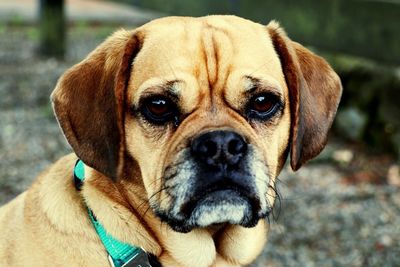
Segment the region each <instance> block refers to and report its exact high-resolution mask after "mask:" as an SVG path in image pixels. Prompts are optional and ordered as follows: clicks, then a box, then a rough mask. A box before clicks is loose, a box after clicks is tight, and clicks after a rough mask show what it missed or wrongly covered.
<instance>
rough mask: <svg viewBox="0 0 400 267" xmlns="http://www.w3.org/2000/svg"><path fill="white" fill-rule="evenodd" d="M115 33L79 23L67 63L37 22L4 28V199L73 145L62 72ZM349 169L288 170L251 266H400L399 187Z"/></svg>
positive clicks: (0, 177) (0, 189) (0, 131)
mask: <svg viewBox="0 0 400 267" xmlns="http://www.w3.org/2000/svg"><path fill="white" fill-rule="evenodd" d="M109 32H111V30H110V29H109V28H104V27H97V28H93V29H90V30H88V29H85V28H84V27H76V28H74V29H73V30H71V31H70V32H69V51H68V56H67V59H66V61H64V62H60V61H56V60H43V59H39V58H37V57H35V55H34V54H35V53H34V52H35V43H36V40H37V32H36V31H35V30H34V29H33V28H7V27H5V28H0V77H1V78H0V151H1V152H0V204H2V203H5V202H6V201H8V200H10V199H11V198H12V197H14V196H15V195H17V194H18V193H20V192H21V191H23V190H25V189H26V188H27V187H28V186H29V185H30V184H31V182H32V180H33V179H34V177H35V176H36V175H37V174H38V173H39V172H40V171H41V170H43V169H44V168H45V167H46V166H48V165H50V164H51V163H52V162H54V161H55V160H56V159H57V158H59V157H60V156H62V155H64V154H66V153H68V152H69V151H70V148H69V147H68V145H67V143H66V142H65V140H64V138H63V136H62V135H61V132H60V130H59V128H58V125H57V122H56V120H55V119H54V117H53V113H52V111H51V107H50V104H49V100H48V99H49V95H50V92H51V91H52V89H53V88H54V86H55V83H56V80H57V78H58V77H59V76H60V74H61V73H63V71H64V70H65V69H66V68H67V67H69V66H71V65H72V64H73V63H75V62H77V61H78V60H79V59H82V58H83V57H84V56H85V55H86V54H87V53H88V52H89V51H91V50H92V49H93V48H94V47H95V46H96V44H98V43H99V42H100V41H101V40H103V39H104V37H105V36H106V35H107V34H108V33H109ZM343 175H344V174H343V173H341V172H340V171H339V170H338V169H337V168H336V167H335V166H334V165H333V164H328V163H319V164H309V165H308V166H306V167H303V168H302V169H301V170H300V171H298V172H297V173H293V172H292V171H290V169H289V168H285V169H284V171H283V173H282V174H281V175H280V180H279V182H278V190H279V192H280V195H281V201H280V202H277V203H280V204H281V205H277V206H276V208H275V218H271V225H270V235H269V243H268V244H267V246H266V247H265V250H264V253H263V254H262V255H261V256H260V257H259V259H258V260H257V262H256V263H254V264H253V265H251V266H252V267H261V266H271V267H280V266H284V267H286V266H296V267H297V266H305V267H308V266H310V267H311V266H318V267H321V266H322V267H325V266H326V267H335V266H354V267H356V266H357V267H358V266H360V267H361V266H363V267H364V266H385V267H391V266H393V267H395V266H400V191H399V188H398V187H393V186H389V185H385V184H383V185H372V184H368V183H361V184H357V185H348V184H345V183H343V182H342V181H343V179H342V178H343ZM279 207H280V208H279ZM278 211H280V212H278ZM278 213H279V214H278ZM243 245H246V244H243Z"/></svg>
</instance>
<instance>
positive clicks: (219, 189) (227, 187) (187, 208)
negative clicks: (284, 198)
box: [181, 183, 260, 217]
mask: <svg viewBox="0 0 400 267" xmlns="http://www.w3.org/2000/svg"><path fill="white" fill-rule="evenodd" d="M198 192H199V193H198V194H195V195H194V197H193V198H192V199H191V200H190V201H188V202H186V203H185V204H184V205H182V208H181V212H182V213H183V214H185V216H187V217H190V214H192V213H193V211H194V210H195V208H196V207H197V206H199V205H201V204H202V203H203V202H204V201H206V200H207V199H209V198H210V197H213V196H214V195H215V194H222V193H225V194H226V195H227V196H234V197H236V198H241V199H243V200H245V201H247V202H248V203H249V205H250V206H253V208H255V209H258V208H259V205H260V204H259V201H258V199H256V198H254V196H253V194H251V193H250V192H249V190H248V189H246V188H243V187H242V186H240V185H236V184H224V183H217V184H215V185H213V186H209V187H208V188H205V189H200V190H198Z"/></svg>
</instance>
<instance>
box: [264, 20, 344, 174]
mask: <svg viewBox="0 0 400 267" xmlns="http://www.w3.org/2000/svg"><path fill="white" fill-rule="evenodd" d="M267 29H268V31H269V34H270V37H271V39H272V42H273V45H274V47H275V50H276V52H277V53H278V55H279V58H280V60H281V64H282V70H283V73H284V75H285V79H286V84H287V86H288V90H289V101H290V110H291V133H290V135H291V145H290V158H291V161H290V165H291V166H292V169H293V170H297V169H299V168H300V167H301V166H302V165H303V164H304V163H305V162H306V161H308V160H310V159H312V158H314V157H315V156H317V155H318V154H319V153H320V152H321V150H322V149H323V148H324V146H325V144H326V142H327V137H328V130H329V129H330V127H331V125H332V122H333V119H334V117H335V114H336V110H337V107H338V105H339V101H340V97H341V95H342V85H341V82H340V78H339V76H338V75H337V74H336V73H335V72H334V71H333V70H332V68H331V67H330V66H329V64H328V63H327V62H326V61H325V60H324V59H323V58H321V57H319V56H317V55H315V54H314V53H312V52H311V51H309V50H308V49H306V48H304V47H303V46H302V45H300V44H299V43H296V42H293V41H291V40H290V39H289V38H288V37H287V36H286V34H285V32H284V31H283V29H281V28H280V27H279V24H278V23H276V22H271V23H270V24H268V26H267Z"/></svg>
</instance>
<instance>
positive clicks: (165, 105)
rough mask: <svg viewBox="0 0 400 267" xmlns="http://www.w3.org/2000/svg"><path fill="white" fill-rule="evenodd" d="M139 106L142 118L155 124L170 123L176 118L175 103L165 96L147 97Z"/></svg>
mask: <svg viewBox="0 0 400 267" xmlns="http://www.w3.org/2000/svg"><path fill="white" fill-rule="evenodd" d="M141 106H142V114H143V115H144V117H145V118H146V119H147V120H149V121H150V122H152V123H155V124H163V123H166V122H169V121H172V120H173V119H175V117H176V116H177V108H176V105H175V103H174V102H173V101H171V100H170V99H168V98H167V97H165V96H153V97H149V98H147V99H145V100H144V101H143V102H142V105H141Z"/></svg>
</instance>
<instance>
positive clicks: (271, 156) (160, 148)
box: [53, 16, 341, 232]
mask: <svg viewBox="0 0 400 267" xmlns="http://www.w3.org/2000/svg"><path fill="white" fill-rule="evenodd" d="M340 93H341V87H340V81H339V80H338V78H337V76H336V75H335V73H334V72H333V71H332V70H331V69H330V67H329V66H328V65H327V63H326V62H325V61H323V60H322V59H321V58H319V57H317V56H315V55H314V54H312V53H311V52H309V51H308V50H306V49H305V48H303V47H301V46H300V45H298V44H296V43H293V42H291V41H290V40H289V39H288V38H287V37H286V36H285V34H284V33H283V31H282V30H280V29H279V28H278V26H277V25H276V24H274V23H272V24H270V25H269V26H268V27H264V26H262V25H259V24H256V23H253V22H250V21H247V20H243V19H240V18H237V17H224V16H212V17H205V18H166V19H160V20H157V21H154V22H151V23H149V24H147V25H145V26H143V27H141V28H139V29H137V30H136V31H134V32H119V33H116V34H114V36H113V37H111V38H110V39H109V40H107V41H106V42H105V43H104V44H103V45H101V46H100V47H99V48H98V49H97V50H95V51H94V52H93V53H92V54H91V55H89V57H88V58H87V59H86V60H85V61H83V62H82V63H80V64H79V65H77V66H75V67H74V68H73V69H72V70H70V71H69V72H67V73H66V74H65V75H64V76H63V78H62V79H61V80H60V82H59V84H58V87H57V88H56V90H55V93H54V94H53V100H54V104H55V111H56V114H57V117H58V119H59V121H60V125H61V127H62V128H63V130H64V133H65V135H66V137H67V139H68V140H69V142H70V143H71V145H72V147H73V148H74V150H75V152H76V153H77V155H78V156H79V157H80V158H81V159H82V160H83V161H84V162H85V163H86V164H88V165H89V166H92V167H94V168H95V169H97V170H99V171H101V172H103V173H104V174H106V175H108V176H110V177H111V178H114V179H132V177H127V176H129V175H132V173H133V172H132V171H130V172H129V171H127V170H132V168H134V169H135V171H134V173H135V174H136V176H140V177H141V179H142V181H143V186H144V189H145V191H146V192H145V193H144V194H145V196H146V198H147V200H148V202H149V204H150V206H151V207H152V209H153V211H154V212H155V213H156V214H157V215H158V216H159V217H160V218H161V219H162V220H164V221H166V222H167V223H168V224H169V225H170V226H171V227H172V228H173V229H174V230H176V231H180V232H187V231H190V230H192V229H193V228H195V227H207V226H210V225H214V224H220V223H229V224H239V225H242V226H245V227H252V226H254V225H256V223H257V222H258V220H259V219H261V218H264V217H266V216H267V215H268V214H269V212H270V211H271V209H272V205H273V202H274V197H275V193H274V192H275V191H274V182H275V177H276V176H277V175H278V174H279V172H280V170H281V168H282V166H283V164H284V162H285V160H286V157H287V154H288V152H289V150H290V151H291V164H292V167H293V168H294V169H298V168H299V167H300V166H301V164H303V163H304V162H305V161H307V160H308V159H310V158H312V157H314V156H315V155H317V154H318V153H319V152H320V151H321V149H322V148H323V146H324V145H325V142H326V134H327V131H328V129H329V127H330V125H331V123H332V120H333V116H334V114H335V111H336V108H337V105H338V101H339V98H340ZM99 98H100V99H99ZM82 100H83V101H85V103H84V104H83V103H82ZM77 102H78V103H80V105H79V104H77ZM84 116H89V117H86V118H85V119H83V118H82V117H84ZM88 120H89V121H91V122H89V123H88V122H87V121H88ZM88 124H89V126H88ZM84 127H86V128H85V129H83V128H84ZM92 130H94V131H95V132H91V131H92ZM128 159H129V160H128ZM127 165H131V166H127ZM133 166H134V167H133ZM138 178H139V177H135V179H138Z"/></svg>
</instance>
